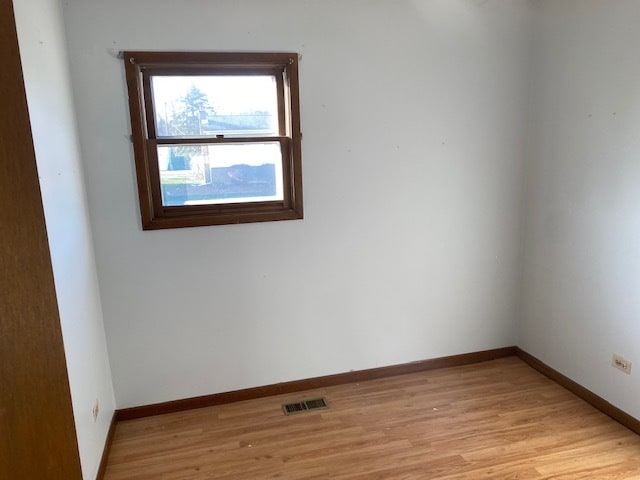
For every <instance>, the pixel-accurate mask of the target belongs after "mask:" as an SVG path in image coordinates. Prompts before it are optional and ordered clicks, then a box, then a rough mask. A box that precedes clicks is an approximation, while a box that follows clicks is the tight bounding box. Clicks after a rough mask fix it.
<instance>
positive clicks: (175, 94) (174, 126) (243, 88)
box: [151, 75, 278, 138]
mask: <svg viewBox="0 0 640 480" xmlns="http://www.w3.org/2000/svg"><path fill="white" fill-rule="evenodd" d="M151 86H152V91H153V108H154V115H155V122H156V133H157V136H158V137H159V138H163V137H164V138H166V137H199V136H206V137H213V136H216V135H225V136H233V135H236V136H238V135H242V136H249V135H278V100H277V99H278V97H277V88H276V81H275V77H273V76H270V75H256V76H248V75H247V76H237V75H234V76H223V75H209V76H206V75H195V76H152V77H151Z"/></svg>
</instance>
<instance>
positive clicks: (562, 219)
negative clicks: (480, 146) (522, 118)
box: [519, 0, 640, 418]
mask: <svg viewBox="0 0 640 480" xmlns="http://www.w3.org/2000/svg"><path fill="white" fill-rule="evenodd" d="M638 25H640V3H639V2H637V1H634V0H616V1H614V2H602V1H600V0H580V1H575V0H571V1H568V0H548V1H543V2H541V3H540V9H539V11H538V12H537V18H536V23H535V30H534V31H535V45H534V52H535V63H534V68H533V70H532V71H533V72H535V75H534V77H533V78H534V80H533V82H532V90H531V100H532V116H531V117H530V118H531V124H530V130H529V133H528V134H529V137H530V139H531V142H530V146H531V149H530V151H529V158H528V164H529V166H528V168H527V178H528V187H527V190H528V198H527V200H528V201H527V205H528V209H527V225H526V244H525V251H526V256H525V264H524V266H525V270H524V272H525V273H524V295H523V321H522V325H521V332H520V342H519V343H520V345H521V346H522V347H523V348H524V349H525V350H527V351H529V352H530V353H532V354H533V355H535V356H537V357H539V358H540V359H542V360H543V361H545V362H546V363H548V364H549V365H551V366H552V367H553V368H555V369H557V370H559V371H561V372H562V373H564V374H565V375H567V376H569V377H570V378H572V379H573V380H575V381H577V382H578V383H580V384H582V385H584V386H585V387H586V388H588V389H590V390H592V391H593V392H595V393H597V394H598V395H600V396H603V397H604V398H606V399H607V400H608V401H610V402H611V403H613V404H614V405H616V406H617V407H619V408H622V409H623V410H625V411H626V412H628V413H629V414H631V415H633V416H635V417H636V418H640V403H638V399H639V398H640V380H639V379H640V376H639V374H640V370H639V368H640V294H639V292H640V193H639V192H640V188H639V186H640V162H639V161H638V158H639V157H638V155H639V152H640V134H639V132H640V130H639V125H640V59H639V57H638V49H637V45H638V44H640V29H639V28H638ZM614 352H616V353H619V354H622V355H623V356H625V357H627V358H628V359H630V360H632V361H633V362H635V365H634V366H633V367H634V371H632V375H631V376H627V375H625V374H623V373H621V372H619V371H617V370H614V369H613V368H611V366H610V364H611V356H612V354H613V353H614Z"/></svg>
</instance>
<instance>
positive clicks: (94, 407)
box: [91, 398, 100, 422]
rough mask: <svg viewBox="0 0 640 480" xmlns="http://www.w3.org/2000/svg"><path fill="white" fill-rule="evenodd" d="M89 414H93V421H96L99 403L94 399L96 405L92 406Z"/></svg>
mask: <svg viewBox="0 0 640 480" xmlns="http://www.w3.org/2000/svg"><path fill="white" fill-rule="evenodd" d="M91 413H92V414H93V421H94V422H95V421H96V420H98V413H100V402H98V399H97V398H96V403H94V404H93V408H92V409H91Z"/></svg>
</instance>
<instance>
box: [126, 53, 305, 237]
mask: <svg viewBox="0 0 640 480" xmlns="http://www.w3.org/2000/svg"><path fill="white" fill-rule="evenodd" d="M123 55H124V64H125V71H126V76H127V86H128V90H129V109H130V113H131V129H132V141H133V150H134V157H135V164H136V175H137V179H138V196H139V199H140V214H141V217H142V228H143V229H145V230H152V229H160V228H176V227H194V226H202V225H220V224H230V223H247V222H263V221H272V220H293V219H299V218H302V171H301V170H302V159H301V157H302V153H301V145H300V143H301V142H300V139H301V134H300V113H299V100H298V55H297V54H295V53H194V52H189V53H179V52H124V54H123Z"/></svg>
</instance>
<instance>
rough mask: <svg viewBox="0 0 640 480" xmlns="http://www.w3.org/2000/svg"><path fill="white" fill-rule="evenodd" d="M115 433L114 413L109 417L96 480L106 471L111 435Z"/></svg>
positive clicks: (101, 477) (111, 440)
mask: <svg viewBox="0 0 640 480" xmlns="http://www.w3.org/2000/svg"><path fill="white" fill-rule="evenodd" d="M115 431H116V412H113V415H112V416H111V423H110V424H109V431H108V432H107V438H106V440H105V442H104V449H103V450H102V458H101V459H100V466H99V467H98V473H97V475H96V480H102V479H103V478H104V474H105V472H106V470H107V460H108V459H109V452H110V451H111V444H112V443H113V434H114V433H115Z"/></svg>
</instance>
